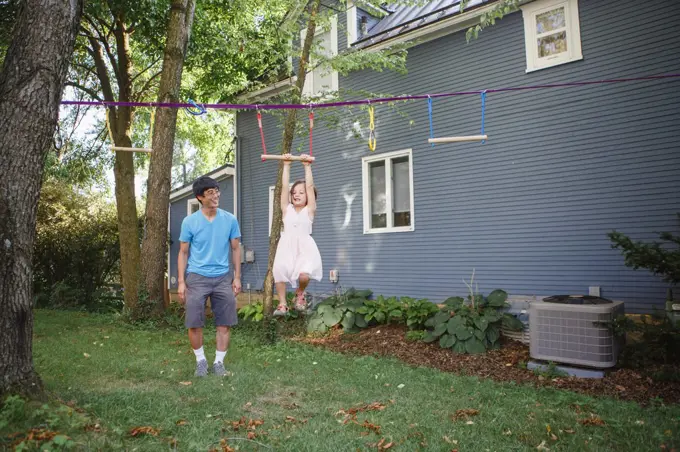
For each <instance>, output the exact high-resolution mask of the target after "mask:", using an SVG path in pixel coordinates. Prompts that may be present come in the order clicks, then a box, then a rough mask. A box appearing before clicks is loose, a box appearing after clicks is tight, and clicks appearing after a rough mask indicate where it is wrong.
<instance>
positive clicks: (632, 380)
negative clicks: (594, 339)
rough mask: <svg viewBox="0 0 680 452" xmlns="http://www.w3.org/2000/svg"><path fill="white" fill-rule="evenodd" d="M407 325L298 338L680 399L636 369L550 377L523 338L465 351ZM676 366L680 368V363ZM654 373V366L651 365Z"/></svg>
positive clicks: (601, 391)
mask: <svg viewBox="0 0 680 452" xmlns="http://www.w3.org/2000/svg"><path fill="white" fill-rule="evenodd" d="M406 331H407V330H406V328H405V327H404V326H401V325H393V326H385V325H383V326H380V327H374V328H368V329H366V330H363V331H361V332H360V333H358V334H342V333H341V332H340V331H334V332H332V333H331V334H329V335H328V336H326V337H323V338H298V339H296V340H298V341H302V342H305V343H308V344H312V345H315V346H319V347H323V348H328V349H331V350H333V351H336V352H341V353H349V354H358V355H379V356H392V357H396V358H398V359H400V360H402V361H404V362H405V363H407V364H410V365H414V366H425V367H432V368H435V369H439V370H442V371H445V372H453V373H456V374H460V375H469V376H477V377H480V378H491V379H492V380H495V381H500V382H508V381H514V382H516V383H521V384H533V385H536V386H547V387H555V388H560V389H567V390H570V391H574V392H578V393H583V394H589V395H593V396H609V397H614V398H616V399H620V400H631V401H635V402H638V403H640V404H642V405H646V404H648V403H649V402H650V400H651V399H656V398H660V399H663V400H664V402H665V403H678V402H680V382H677V381H655V380H653V379H652V378H650V377H648V376H645V375H643V374H641V373H640V372H637V371H635V370H633V369H614V370H613V371H611V372H609V373H608V374H607V376H606V377H605V378H603V379H582V378H575V377H558V378H546V377H545V376H543V375H540V374H536V373H534V372H533V371H530V370H527V369H526V368H524V367H523V366H522V363H527V362H529V360H530V357H529V347H528V346H527V345H524V344H522V343H520V342H517V341H513V340H507V339H505V338H503V339H502V341H503V343H502V347H501V349H500V350H491V351H489V352H488V353H486V354H481V355H460V354H457V353H455V352H453V351H451V350H445V349H442V348H440V347H439V345H438V344H437V343H436V342H435V343H431V344H426V343H425V342H422V341H408V340H406V339H405V333H406ZM676 367H677V368H676V369H675V371H676V372H678V373H680V364H676ZM647 372H648V374H649V375H651V374H652V373H653V372H652V369H647Z"/></svg>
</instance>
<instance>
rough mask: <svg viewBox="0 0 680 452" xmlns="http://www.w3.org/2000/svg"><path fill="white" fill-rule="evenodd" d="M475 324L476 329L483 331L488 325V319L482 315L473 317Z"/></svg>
mask: <svg viewBox="0 0 680 452" xmlns="http://www.w3.org/2000/svg"><path fill="white" fill-rule="evenodd" d="M475 326H476V327H477V329H478V330H480V331H482V332H484V331H486V329H487V328H488V327H489V321H488V320H487V319H486V318H484V317H477V318H476V319H475Z"/></svg>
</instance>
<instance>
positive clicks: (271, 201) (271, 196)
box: [269, 182, 294, 236]
mask: <svg viewBox="0 0 680 452" xmlns="http://www.w3.org/2000/svg"><path fill="white" fill-rule="evenodd" d="M293 183H294V182H291V183H289V184H288V191H289V192H290V189H291V188H293ZM275 188H276V185H270V186H269V236H271V235H272V222H273V221H274V189H275ZM289 198H290V195H289ZM280 205H281V203H280V202H279V203H277V206H280Z"/></svg>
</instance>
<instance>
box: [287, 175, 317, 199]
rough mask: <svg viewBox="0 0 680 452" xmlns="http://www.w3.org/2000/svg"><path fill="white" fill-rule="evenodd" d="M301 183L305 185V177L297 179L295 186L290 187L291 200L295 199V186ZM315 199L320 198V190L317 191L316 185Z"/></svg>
mask: <svg viewBox="0 0 680 452" xmlns="http://www.w3.org/2000/svg"><path fill="white" fill-rule="evenodd" d="M300 184H302V185H305V181H304V180H303V179H300V180H296V181H295V183H294V184H293V186H292V187H290V191H289V192H288V194H289V195H290V199H291V200H292V199H293V191H294V190H295V187H297V186H298V185H300ZM314 199H315V200H318V199H319V195H318V192H317V191H316V186H314Z"/></svg>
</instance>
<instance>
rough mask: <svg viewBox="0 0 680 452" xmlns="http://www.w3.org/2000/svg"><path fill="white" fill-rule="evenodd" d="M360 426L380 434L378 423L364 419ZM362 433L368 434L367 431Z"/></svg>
mask: <svg viewBox="0 0 680 452" xmlns="http://www.w3.org/2000/svg"><path fill="white" fill-rule="evenodd" d="M361 426H362V427H363V428H365V429H368V430H369V431H371V432H373V433H375V434H376V435H380V429H381V427H380V426H379V425H378V424H373V423H372V422H368V421H364V423H363V424H361ZM364 433H366V435H368V433H369V432H364ZM362 435H363V433H362ZM366 435H363V436H366Z"/></svg>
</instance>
